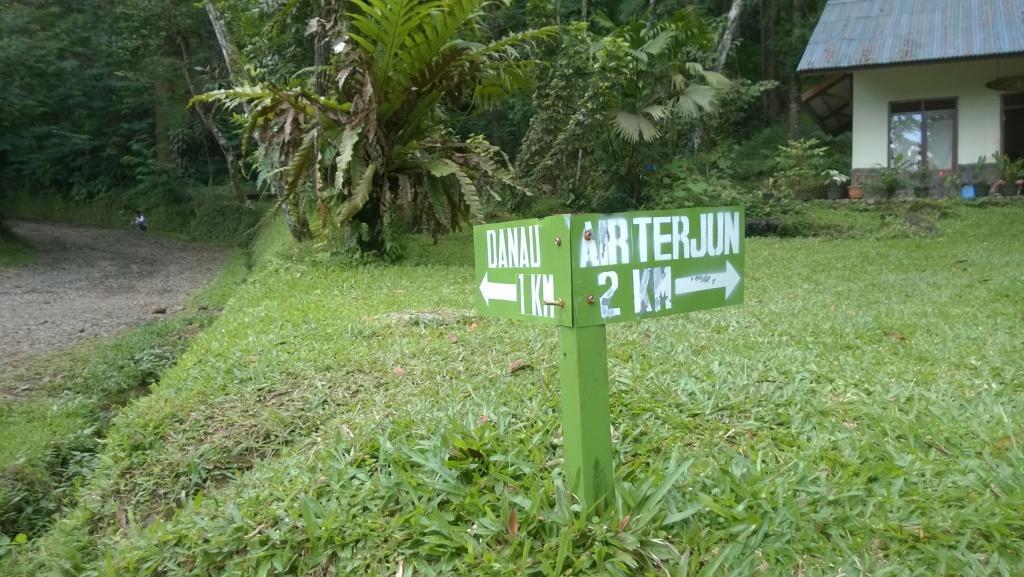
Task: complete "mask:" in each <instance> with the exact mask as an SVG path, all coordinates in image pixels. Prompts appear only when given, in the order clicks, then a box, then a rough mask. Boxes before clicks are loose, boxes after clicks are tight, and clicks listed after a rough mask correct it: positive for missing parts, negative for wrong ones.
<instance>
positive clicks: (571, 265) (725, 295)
mask: <svg viewBox="0 0 1024 577" xmlns="http://www.w3.org/2000/svg"><path fill="white" fill-rule="evenodd" d="M473 240H474V247H475V252H476V255H475V256H476V283H477V291H476V292H477V298H476V301H477V310H478V311H479V312H480V313H481V314H484V315H487V316H496V317H506V318H513V319H521V320H530V321H539V322H547V323H551V324H556V325H560V328H559V331H560V332H559V342H560V344H561V350H562V356H561V363H560V368H559V370H560V373H561V383H562V434H563V446H564V452H565V464H564V467H563V469H564V473H565V476H566V479H567V481H568V482H569V485H570V487H572V488H573V491H574V493H575V494H576V495H577V496H579V497H580V499H581V500H582V501H583V502H584V503H585V504H587V505H588V506H589V505H596V506H602V505H604V504H607V503H610V502H611V497H612V496H613V493H614V477H613V475H612V444H611V435H610V433H609V429H610V427H609V417H608V412H609V410H608V361H607V344H606V343H607V340H606V334H605V325H606V324H608V323H613V322H620V321H631V320H640V319H645V318H653V317H660V316H666V315H673V314H679V313H684V312H688V311H696V310H703V309H710V308H715V307H720V306H726V305H733V304H740V303H742V302H743V285H744V280H743V275H744V258H743V257H744V249H745V242H746V239H745V237H744V217H743V210H742V209H740V208H693V209H684V210H666V211H651V212H632V213H624V214H607V215H601V214H579V215H557V216H551V217H548V218H545V219H537V220H521V221H515V222H506V223H501V224H491V225H483V226H477V227H474V229H473Z"/></svg>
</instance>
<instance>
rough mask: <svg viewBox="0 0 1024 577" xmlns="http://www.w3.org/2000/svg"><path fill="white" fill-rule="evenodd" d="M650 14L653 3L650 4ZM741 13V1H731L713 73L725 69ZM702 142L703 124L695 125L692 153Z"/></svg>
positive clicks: (695, 152)
mask: <svg viewBox="0 0 1024 577" xmlns="http://www.w3.org/2000/svg"><path fill="white" fill-rule="evenodd" d="M651 8H652V14H653V8H654V2H653V1H652V2H651ZM742 11H743V0H733V2H732V8H731V9H730V10H729V21H728V23H727V24H726V26H725V29H724V30H722V37H721V38H720V39H719V40H718V58H717V60H715V66H714V71H715V72H721V71H722V69H723V68H725V62H726V60H728V59H729V50H731V49H732V40H733V38H735V36H736V28H737V27H738V26H739V23H740V13H741V12H742ZM703 140H704V124H703V123H702V122H698V123H697V127H696V128H695V129H694V131H693V153H694V154H697V153H698V152H700V145H701V143H702V141H703Z"/></svg>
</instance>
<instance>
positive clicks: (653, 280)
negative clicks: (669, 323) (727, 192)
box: [572, 208, 745, 326]
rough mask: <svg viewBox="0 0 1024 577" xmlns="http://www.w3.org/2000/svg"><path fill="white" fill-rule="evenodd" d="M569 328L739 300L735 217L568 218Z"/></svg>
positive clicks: (683, 213)
mask: <svg viewBox="0 0 1024 577" xmlns="http://www.w3.org/2000/svg"><path fill="white" fill-rule="evenodd" d="M572 227H573V236H572V239H573V243H574V244H573V248H574V249H576V250H575V251H574V259H573V271H572V283H573V296H574V301H573V304H574V306H575V311H576V315H575V319H574V323H573V324H574V326H590V325H597V324H606V323H613V322H621V321H632V320H639V319H645V318H652V317H659V316H667V315H674V314H679V313H685V312H691V311H696V310H703V309H711V308H716V307H720V306H725V305H730V304H739V303H742V302H743V244H744V240H745V239H744V235H743V229H744V224H743V211H742V209H738V208H715V209H706V208H694V209H687V210H667V211H653V212H633V213H627V214H615V215H586V214H584V215H576V216H573V217H572Z"/></svg>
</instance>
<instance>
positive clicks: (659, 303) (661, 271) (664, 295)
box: [653, 266, 672, 311]
mask: <svg viewBox="0 0 1024 577" xmlns="http://www.w3.org/2000/svg"><path fill="white" fill-rule="evenodd" d="M653 284H654V310H656V311H660V310H661V309H662V308H665V309H671V308H672V267H668V266H665V267H657V268H655V269H654V283H653Z"/></svg>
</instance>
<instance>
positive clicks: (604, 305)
mask: <svg viewBox="0 0 1024 577" xmlns="http://www.w3.org/2000/svg"><path fill="white" fill-rule="evenodd" d="M606 284H610V285H611V286H609V287H608V290H606V291H604V294H603V295H601V318H603V319H610V318H612V317H617V316H619V315H620V314H622V309H620V308H618V307H613V306H612V297H613V296H615V291H617V290H619V275H618V273H616V272H614V271H608V272H603V273H601V274H599V275H597V285H598V286H604V285H606Z"/></svg>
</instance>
